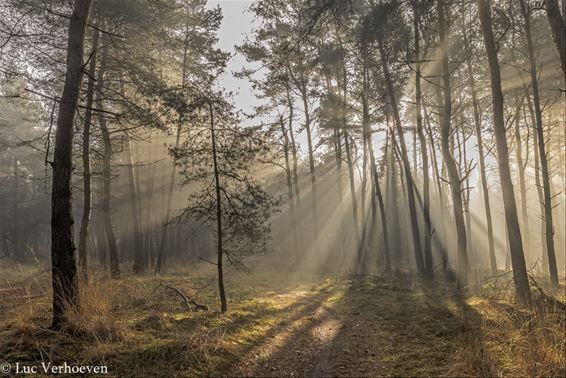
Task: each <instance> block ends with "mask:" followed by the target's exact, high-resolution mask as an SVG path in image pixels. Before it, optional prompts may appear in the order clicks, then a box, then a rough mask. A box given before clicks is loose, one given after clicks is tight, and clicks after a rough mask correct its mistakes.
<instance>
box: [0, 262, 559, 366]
mask: <svg viewBox="0 0 566 378" xmlns="http://www.w3.org/2000/svg"><path fill="white" fill-rule="evenodd" d="M257 264H259V265H260V267H259V268H257V269H256V272H257V273H256V274H254V275H248V274H244V273H241V272H236V271H229V272H228V274H227V283H226V284H227V285H226V286H227V288H228V298H229V305H230V308H229V312H228V313H227V314H220V313H219V312H218V311H217V310H216V309H217V308H218V307H219V306H218V301H217V299H216V282H215V281H214V280H213V278H214V276H213V273H214V270H213V269H212V267H209V266H201V267H199V268H198V269H197V268H195V269H191V270H187V271H183V270H180V271H178V272H172V273H170V274H167V275H165V276H161V277H154V276H151V275H148V276H143V277H135V276H126V277H124V278H123V279H121V280H117V281H114V280H110V279H108V278H106V277H105V275H104V274H102V272H96V274H95V276H94V278H93V280H92V281H93V282H92V283H91V284H90V285H89V286H88V287H85V288H83V289H82V298H83V302H82V306H81V308H80V309H78V310H76V311H73V312H70V313H69V315H68V316H69V324H68V325H67V326H66V327H65V328H64V329H63V330H61V331H59V332H53V331H50V330H48V329H47V326H48V325H49V321H50V317H49V293H48V292H44V293H43V294H44V295H41V296H38V297H34V298H30V300H29V301H27V302H28V303H23V304H21V305H19V306H16V307H13V308H11V309H10V310H9V312H8V316H3V317H2V318H0V319H1V320H0V355H1V356H3V357H4V359H5V360H6V361H9V362H16V361H18V362H28V363H38V361H53V362H54V363H62V362H64V361H67V362H68V363H73V364H83V365H101V364H102V365H107V366H108V371H109V372H110V373H111V374H112V375H115V376H136V377H139V376H227V375H228V376H232V375H247V376H255V375H262V376H265V375H273V376H281V375H283V376H291V375H317V374H318V375H326V374H330V373H332V374H337V375H341V376H359V375H367V376H376V375H379V376H390V375H393V376H425V375H426V376H430V375H433V376H441V375H442V376H564V375H565V374H566V371H565V364H566V362H565V357H564V350H565V347H566V343H565V340H566V338H565V334H564V327H565V317H566V315H565V314H564V311H561V310H560V309H559V308H556V304H553V302H552V301H548V299H547V298H544V297H537V299H536V303H538V304H539V305H538V306H537V307H536V308H537V309H536V310H526V309H523V308H521V307H520V306H518V305H517V304H515V303H514V302H513V301H512V300H510V299H509V296H508V295H507V293H506V292H502V293H500V294H497V295H496V294H494V293H493V292H490V293H489V295H487V294H486V293H482V294H481V295H478V296H461V295H458V294H457V293H456V292H454V290H452V289H451V288H450V287H449V286H448V285H446V284H443V283H428V284H425V283H422V282H420V281H418V280H417V279H415V278H414V277H412V276H410V275H392V276H371V275H370V276H366V277H363V278H356V279H351V278H347V277H343V278H340V279H334V278H333V279H329V278H325V277H316V276H311V277H302V278H301V279H300V280H297V279H292V278H291V277H289V275H288V274H286V273H285V272H284V271H282V270H278V271H273V270H270V269H269V268H268V267H267V265H265V264H263V262H262V261H261V259H260V260H257ZM262 264H263V265H262ZM22 277H23V278H22ZM30 277H31V276H29V275H27V276H25V275H22V276H20V277H19V278H20V281H19V282H22V280H23V282H26V280H27V281H29V280H30V279H31V278H30ZM17 278H18V277H15V278H14V280H16V279H17ZM43 279H47V277H43ZM165 280H166V281H169V282H171V283H173V284H175V286H176V287H179V288H182V289H183V290H184V291H185V292H186V293H187V294H189V295H190V296H192V297H193V298H194V299H196V300H197V301H198V302H199V303H204V304H206V305H207V306H208V307H209V308H210V309H211V310H210V311H207V312H202V311H201V312H192V311H188V310H187V309H186V307H185V306H184V304H183V301H182V300H181V298H180V297H179V296H177V295H176V294H174V293H172V292H170V291H167V290H165V289H163V288H158V287H159V283H160V282H162V281H165ZM44 286H45V285H44ZM559 299H561V300H563V298H559ZM24 302H25V301H24Z"/></svg>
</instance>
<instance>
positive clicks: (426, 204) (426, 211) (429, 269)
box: [412, 2, 433, 277]
mask: <svg viewBox="0 0 566 378" xmlns="http://www.w3.org/2000/svg"><path fill="white" fill-rule="evenodd" d="M412 6H413V12H414V17H413V27H414V29H415V30H414V32H415V59H416V64H415V106H416V113H417V134H418V136H419V144H420V147H421V160H422V165H423V167H422V169H423V171H422V176H423V218H424V224H425V232H424V265H425V272H426V274H427V276H429V277H432V276H433V260H432V245H431V228H432V227H431V221H430V187H429V185H430V184H429V173H428V154H427V150H426V139H425V135H424V131H423V118H422V114H421V63H420V59H421V56H420V33H419V12H418V5H417V4H416V3H414V2H412ZM414 144H415V146H414V148H415V163H416V141H415V142H414ZM416 170H417V167H416V165H415V172H416Z"/></svg>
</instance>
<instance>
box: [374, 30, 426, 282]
mask: <svg viewBox="0 0 566 378" xmlns="http://www.w3.org/2000/svg"><path fill="white" fill-rule="evenodd" d="M379 53H380V55H381V66H382V69H383V73H384V76H385V82H386V86H387V93H388V95H389V99H390V101H391V107H392V110H393V119H394V121H395V122H394V123H395V126H396V130H397V134H399V135H398V136H399V144H400V145H401V159H402V163H403V170H404V173H405V180H406V181H407V199H408V202H409V215H410V216H409V217H410V222H411V231H412V236H413V249H414V254H415V263H416V265H417V270H418V272H419V273H420V274H423V273H424V262H423V256H422V253H421V236H420V233H419V224H418V219H417V208H416V206H415V194H414V189H413V177H412V176H411V165H410V164H409V158H408V155H407V146H406V144H405V138H404V137H403V126H402V124H401V117H400V116H399V109H398V107H397V100H396V98H395V91H394V89H393V83H392V82H391V75H390V74H389V68H388V66H387V60H386V55H385V50H384V47H383V44H382V42H381V41H380V42H379ZM392 138H394V135H392Z"/></svg>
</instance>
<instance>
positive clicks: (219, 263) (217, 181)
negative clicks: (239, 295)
mask: <svg viewBox="0 0 566 378" xmlns="http://www.w3.org/2000/svg"><path fill="white" fill-rule="evenodd" d="M208 106H209V110H210V139H211V142H212V161H213V163H214V188H215V192H216V227H217V230H216V232H217V238H218V241H217V257H218V259H217V262H216V266H217V268H218V292H219V295H220V312H222V313H225V312H226V311H227V310H228V304H227V302H226V292H225V291H224V272H223V270H222V256H223V253H224V251H223V249H222V202H221V198H220V191H221V187H220V173H219V170H218V160H217V157H216V136H215V132H214V112H213V110H212V103H209V104H208Z"/></svg>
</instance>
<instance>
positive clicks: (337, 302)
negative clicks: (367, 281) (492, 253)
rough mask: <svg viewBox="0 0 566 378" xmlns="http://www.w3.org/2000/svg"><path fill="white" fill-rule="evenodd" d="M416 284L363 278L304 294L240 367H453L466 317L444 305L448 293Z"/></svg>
mask: <svg viewBox="0 0 566 378" xmlns="http://www.w3.org/2000/svg"><path fill="white" fill-rule="evenodd" d="M411 285H412V284H411V283H407V284H406V285H402V284H401V285H399V284H388V283H381V284H378V285H369V286H368V285H359V284H357V285H348V286H343V287H334V288H329V289H328V291H327V292H326V293H322V294H321V295H320V296H318V297H317V298H316V299H313V298H312V297H309V298H304V297H301V296H297V297H296V300H297V301H299V302H301V301H304V303H303V304H302V305H301V306H299V307H298V309H297V310H296V311H293V312H290V313H289V314H287V316H286V319H287V320H286V321H285V322H283V323H282V324H279V325H278V326H277V327H274V328H273V329H272V332H271V333H270V334H269V335H267V337H266V338H265V339H264V342H263V343H261V344H260V345H258V347H257V348H255V349H254V350H253V351H252V352H251V353H248V354H247V355H246V356H244V357H243V358H242V360H241V363H240V364H239V366H238V374H239V375H243V376H278V377H279V376H287V377H297V376H300V377H334V376H376V375H379V376H382V375H389V374H400V375H442V374H446V373H447V372H448V366H449V365H450V362H451V359H452V358H453V357H452V355H453V352H454V350H455V339H456V338H455V336H457V333H458V327H460V322H459V320H458V319H456V318H455V317H454V315H453V314H452V313H451V312H450V311H448V310H446V308H445V307H444V306H445V303H444V302H443V301H444V300H445V299H446V298H436V299H431V298H428V297H427V296H426V294H425V293H424V292H423V291H422V290H420V289H419V288H415V287H412V286H411ZM287 295H294V294H287Z"/></svg>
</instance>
